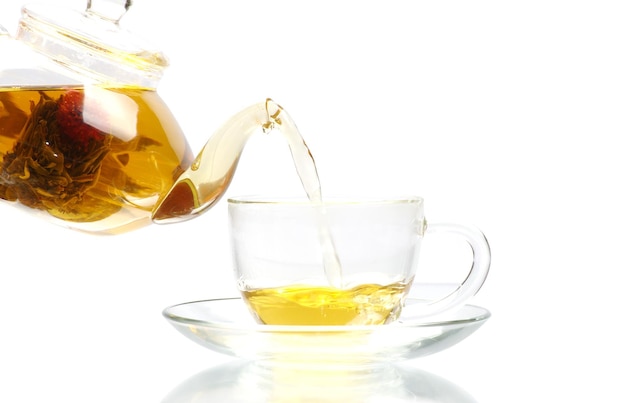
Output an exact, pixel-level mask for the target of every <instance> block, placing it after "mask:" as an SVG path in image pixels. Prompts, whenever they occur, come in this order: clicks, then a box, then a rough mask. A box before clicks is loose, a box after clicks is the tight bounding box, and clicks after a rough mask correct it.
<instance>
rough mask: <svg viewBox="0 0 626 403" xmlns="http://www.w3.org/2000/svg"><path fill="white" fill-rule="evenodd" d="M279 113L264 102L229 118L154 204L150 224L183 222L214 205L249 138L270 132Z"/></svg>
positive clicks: (225, 186) (228, 183) (276, 106)
mask: <svg viewBox="0 0 626 403" xmlns="http://www.w3.org/2000/svg"><path fill="white" fill-rule="evenodd" d="M281 110H282V109H281V108H280V106H279V105H277V104H276V103H274V102H273V101H272V100H271V99H267V100H266V101H265V102H260V103H258V104H255V105H252V106H250V107H248V108H246V109H244V110H242V111H241V112H239V113H238V114H236V115H234V116H233V117H232V118H230V119H229V120H228V121H227V122H226V124H224V125H223V126H222V127H221V128H220V129H219V130H218V131H217V132H215V133H214V134H213V135H212V136H211V138H210V139H209V140H208V141H207V143H206V144H205V145H204V147H203V148H202V150H201V151H200V153H199V154H198V156H197V157H196V159H195V160H194V162H193V164H191V166H190V167H189V168H187V170H186V171H185V172H183V173H182V175H180V176H179V177H178V179H177V180H176V181H175V182H174V184H173V186H172V187H171V188H170V190H169V191H168V192H167V193H166V194H165V196H164V197H162V198H161V199H160V200H159V202H157V204H156V206H155V208H154V209H153V211H152V221H153V222H155V223H159V224H160V223H172V222H180V221H185V220H188V219H191V218H194V217H196V216H198V215H200V214H202V213H203V212H205V211H206V210H208V209H209V208H211V207H212V206H213V205H214V204H215V203H217V202H218V201H219V199H220V198H221V197H222V196H223V195H224V193H225V192H226V189H227V188H228V186H229V185H230V182H231V180H232V178H233V175H234V174H235V170H236V168H237V164H238V162H239V158H240V156H241V153H242V151H243V148H244V147H245V145H246V143H247V141H248V139H249V138H250V137H251V136H252V135H253V134H254V133H255V132H257V131H260V130H262V131H263V132H266V133H267V132H268V131H270V130H271V129H272V128H273V126H274V123H275V122H276V119H277V116H278V114H279V113H280V111H281Z"/></svg>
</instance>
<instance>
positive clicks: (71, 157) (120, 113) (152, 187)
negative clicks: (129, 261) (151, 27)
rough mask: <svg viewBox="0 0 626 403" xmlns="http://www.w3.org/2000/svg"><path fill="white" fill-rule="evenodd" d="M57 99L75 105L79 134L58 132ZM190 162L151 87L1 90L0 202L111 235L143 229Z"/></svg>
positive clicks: (168, 114) (60, 119)
mask: <svg viewBox="0 0 626 403" xmlns="http://www.w3.org/2000/svg"><path fill="white" fill-rule="evenodd" d="M70 92H71V93H72V94H70V95H68V93H70ZM77 93H78V94H77ZM62 97H65V98H62ZM63 99H65V100H69V99H74V103H75V104H76V105H77V106H76V108H77V111H75V113H73V115H72V119H73V121H72V122H71V124H72V125H74V126H79V129H78V132H79V133H81V134H79V135H68V134H67V133H65V132H64V130H65V129H64V127H66V126H67V124H66V126H63V125H62V123H63V116H62V115H59V113H62V112H59V110H60V109H62V108H61V107H60V106H59V105H61V104H62V102H63ZM66 103H67V102H66ZM65 120H67V118H66V119H65ZM77 121H80V122H79V123H77ZM82 133H98V134H97V135H88V134H87V135H84V138H80V136H81V135H82ZM77 138H78V140H76V139H77ZM192 159H193V155H192V152H191V149H190V148H189V145H188V144H187V141H186V139H185V137H184V135H183V133H182V131H181V129H180V127H179V126H178V124H177V122H176V121H175V119H174V116H173V115H172V114H171V112H170V111H169V109H168V108H167V106H166V105H165V103H164V102H163V101H162V99H161V98H160V97H159V95H158V94H157V93H156V92H155V91H153V90H146V89H141V88H129V87H124V88H89V89H85V88H82V87H81V88H0V199H4V200H7V201H11V202H15V203H18V204H20V205H22V206H25V207H28V208H32V209H37V210H41V211H45V212H47V213H49V214H50V216H52V217H55V218H58V219H60V220H62V221H64V222H67V223H71V224H69V225H68V226H70V227H74V228H77V229H81V230H85V231H89V232H105V233H106V232H112V233H114V232H123V231H126V230H128V229H133V228H135V227H137V226H141V225H146V224H149V223H150V215H151V212H152V209H153V206H154V205H155V203H156V202H157V200H158V199H159V198H160V197H162V196H163V195H164V193H165V192H167V191H168V190H169V189H170V187H171V186H172V184H173V182H174V180H175V179H176V178H177V177H178V176H179V175H180V173H181V172H182V171H183V170H184V169H186V168H187V167H188V166H189V165H190V164H191V162H192Z"/></svg>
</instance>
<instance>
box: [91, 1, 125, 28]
mask: <svg viewBox="0 0 626 403" xmlns="http://www.w3.org/2000/svg"><path fill="white" fill-rule="evenodd" d="M132 4H133V2H132V0H88V2H87V13H88V14H91V15H96V16H98V17H100V18H103V19H105V20H108V21H112V22H114V23H116V24H117V23H118V22H119V20H120V19H121V18H122V17H123V16H124V14H126V11H128V9H129V8H130V6H131V5H132Z"/></svg>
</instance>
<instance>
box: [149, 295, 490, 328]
mask: <svg viewBox="0 0 626 403" xmlns="http://www.w3.org/2000/svg"><path fill="white" fill-rule="evenodd" d="M224 301H226V302H234V301H241V304H243V305H245V302H244V301H243V299H242V298H241V297H224V298H210V299H202V300H195V301H188V302H182V303H178V304H173V305H169V306H167V307H166V308H164V309H163V310H162V312H161V314H162V315H163V316H164V317H165V319H167V320H168V321H172V322H175V323H179V324H184V325H192V326H203V327H207V326H209V327H213V328H222V329H247V330H255V331H258V332H261V333H266V332H269V333H276V332H281V333H282V332H298V333H333V332H346V331H349V332H371V331H378V330H381V329H386V328H388V329H393V328H405V327H409V328H430V327H442V326H444V327H446V326H458V325H469V324H472V323H480V322H485V321H487V320H488V319H489V318H490V317H491V312H490V311H489V310H488V309H487V308H484V307H481V306H478V305H474V304H465V305H462V306H461V307H459V308H458V309H457V310H455V311H454V312H445V313H443V314H441V315H438V316H436V317H433V318H431V319H428V318H422V319H425V320H424V321H420V319H419V317H411V316H407V317H403V316H402V315H400V317H399V318H398V320H396V321H395V322H393V323H390V324H386V325H350V326H345V325H266V324H260V323H254V322H253V323H244V324H238V323H237V322H220V321H208V320H200V319H192V318H189V317H185V316H180V315H175V314H173V313H172V312H171V311H172V310H174V309H175V308H178V307H182V306H189V305H199V304H207V303H211V302H224ZM420 301H423V300H419V299H417V298H407V302H414V303H419V302H420ZM465 308H469V309H474V310H477V311H478V313H477V314H475V315H471V316H470V317H466V318H460V319H454V316H455V315H456V316H458V313H459V312H460V311H461V310H463V309H465ZM250 317H251V318H252V314H250ZM446 317H452V318H451V319H446Z"/></svg>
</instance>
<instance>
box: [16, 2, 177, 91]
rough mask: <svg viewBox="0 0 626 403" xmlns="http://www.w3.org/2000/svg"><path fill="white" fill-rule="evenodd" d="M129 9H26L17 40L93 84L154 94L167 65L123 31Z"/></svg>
mask: <svg viewBox="0 0 626 403" xmlns="http://www.w3.org/2000/svg"><path fill="white" fill-rule="evenodd" d="M131 4H132V1H131V0H88V3H87V9H86V10H85V11H78V10H72V9H67V8H60V7H54V6H49V5H43V4H40V5H31V6H25V7H23V8H22V18H21V20H20V22H19V26H18V30H17V35H16V37H17V39H19V40H20V41H22V42H25V43H27V44H29V45H31V46H32V47H33V48H34V49H35V50H37V51H39V52H40V53H43V54H44V55H46V56H47V57H49V58H51V59H53V60H55V61H56V62H58V63H60V64H62V65H64V66H65V67H68V68H70V69H72V70H74V71H77V72H79V73H81V74H83V75H86V76H88V77H90V78H92V79H95V80H98V81H101V82H105V83H117V84H120V83H121V84H124V85H132V86H139V87H145V88H155V87H156V86H157V83H158V82H159V80H160V79H161V77H162V75H163V70H164V69H165V68H166V67H167V66H168V60H167V58H166V57H165V55H164V54H163V53H162V52H160V51H157V50H154V49H153V48H152V47H150V46H149V45H148V44H146V43H145V42H144V41H143V40H141V39H140V38H138V37H137V36H135V35H133V34H132V33H130V32H129V31H127V30H125V29H123V28H121V27H120V25H119V21H120V19H121V18H122V17H123V16H124V14H125V13H126V11H127V10H128V9H129V8H130V6H131Z"/></svg>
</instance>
